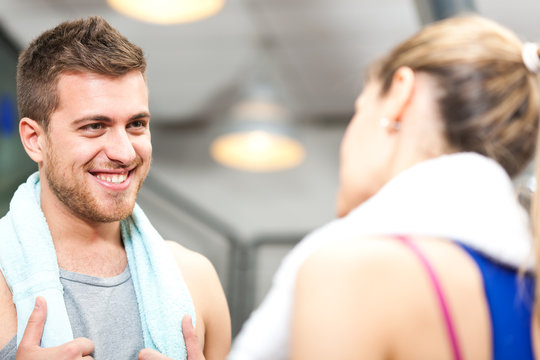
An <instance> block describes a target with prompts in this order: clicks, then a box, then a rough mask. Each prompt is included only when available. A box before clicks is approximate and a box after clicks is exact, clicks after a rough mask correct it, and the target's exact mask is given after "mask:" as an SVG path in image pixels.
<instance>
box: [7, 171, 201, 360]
mask: <svg viewBox="0 0 540 360" xmlns="http://www.w3.org/2000/svg"><path fill="white" fill-rule="evenodd" d="M121 228H122V238H123V239H124V247H125V249H126V253H127V258H128V264H129V269H130V272H131V275H132V280H133V284H134V287H135V293H136V296H137V303H138V305H139V313H140V316H141V324H142V328H143V336H144V344H145V347H147V348H151V349H155V350H157V351H159V352H161V353H162V354H165V355H167V356H169V357H171V358H173V359H186V357H187V355H186V348H185V344H184V339H183V336H182V332H181V320H182V317H183V316H184V315H185V314H189V315H191V316H192V318H193V323H194V324H195V310H194V306H193V301H192V299H191V295H190V294H189V291H188V289H187V286H186V284H185V282H184V279H183V278H182V274H181V273H180V269H179V268H178V266H177V264H176V262H175V260H174V258H173V256H172V254H171V253H170V252H169V251H168V248H167V246H166V244H165V242H164V241H163V239H162V237H161V236H160V235H159V233H158V232H157V231H156V230H155V229H154V227H153V226H152V225H151V224H150V221H149V220H148V219H147V217H146V216H145V214H144V213H143V211H142V210H141V209H140V208H139V207H138V206H137V205H135V209H134V210H133V214H132V215H131V216H130V217H128V218H127V219H126V220H123V221H122V222H121ZM0 270H1V271H2V274H3V275H4V277H5V279H6V282H7V284H8V285H9V287H10V289H11V291H12V293H13V301H14V303H15V305H16V307H17V344H19V342H20V340H21V338H22V335H23V333H24V329H25V328H26V324H27V322H28V317H29V316H30V314H31V312H32V310H33V308H34V302H35V298H36V296H38V295H40V296H43V297H44V298H45V299H46V300H47V310H48V316H47V322H46V323H45V329H44V332H43V338H42V342H41V346H42V347H52V346H57V345H61V344H63V343H65V342H68V341H70V340H72V339H73V334H72V330H71V325H70V323H69V318H68V316H67V311H66V307H65V303H64V297H63V288H62V284H61V283H60V280H59V270H58V262H57V258H56V253H55V251H54V246H53V242H52V238H51V235H50V231H49V228H48V226H47V222H46V220H45V217H44V215H43V212H42V211H41V206H40V182H39V174H38V173H37V172H36V173H34V174H32V175H31V176H30V177H29V178H28V180H27V182H26V183H24V184H22V185H21V186H19V188H18V189H17V191H16V192H15V195H14V196H13V199H12V200H11V203H10V210H9V212H8V214H7V215H6V216H5V217H3V218H2V219H0ZM119 346H121V344H119ZM111 355H112V354H111Z"/></svg>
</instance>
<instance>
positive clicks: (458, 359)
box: [395, 235, 463, 360]
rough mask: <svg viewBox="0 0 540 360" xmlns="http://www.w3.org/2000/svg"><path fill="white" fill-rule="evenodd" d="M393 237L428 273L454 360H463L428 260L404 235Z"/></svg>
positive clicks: (439, 285)
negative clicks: (411, 253) (405, 247)
mask: <svg viewBox="0 0 540 360" xmlns="http://www.w3.org/2000/svg"><path fill="white" fill-rule="evenodd" d="M395 237H396V238H397V239H398V240H400V241H401V242H402V243H403V244H404V245H406V246H407V247H408V248H409V249H411V251H412V252H413V253H414V254H415V255H416V257H417V258H418V259H419V260H420V262H421V263H422V265H423V266H424V268H425V270H426V272H427V273H428V275H429V278H430V280H431V283H432V285H433V287H434V288H435V292H436V294H437V300H438V301H439V305H440V306H441V310H442V313H443V316H444V322H445V324H446V330H447V331H448V336H449V337H450V342H451V345H452V351H453V353H454V359H456V360H461V359H463V357H462V356H461V349H460V347H459V342H458V339H457V336H456V330H455V329H454V324H453V322H452V318H451V317H450V312H449V311H448V305H447V303H446V300H445V297H444V293H443V291H442V288H441V284H440V282H439V279H438V278H437V275H436V274H435V271H434V270H433V267H432V266H431V264H430V263H429V261H428V259H427V258H426V257H425V256H424V254H423V253H422V251H421V250H420V249H419V248H418V246H416V244H415V243H414V242H412V241H411V239H409V238H408V237H407V236H404V235H396V236H395Z"/></svg>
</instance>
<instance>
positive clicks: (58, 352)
mask: <svg viewBox="0 0 540 360" xmlns="http://www.w3.org/2000/svg"><path fill="white" fill-rule="evenodd" d="M46 318H47V303H46V302H45V299H44V298H42V297H40V296H38V297H37V298H36V306H35V308H34V311H33V312H32V314H31V315H30V318H29V319H28V325H26V329H25V330H24V334H23V337H22V339H21V343H20V344H19V348H18V349H17V360H53V359H54V360H80V359H84V360H92V357H91V356H90V354H91V353H92V352H93V351H94V343H93V342H92V341H91V340H89V339H87V338H77V339H75V340H72V341H70V342H67V343H65V344H63V345H60V346H56V347H52V348H46V349H44V348H42V347H40V343H41V336H42V335H43V326H45V319H46Z"/></svg>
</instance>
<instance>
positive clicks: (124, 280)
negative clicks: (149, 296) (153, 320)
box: [0, 267, 144, 360]
mask: <svg viewBox="0 0 540 360" xmlns="http://www.w3.org/2000/svg"><path fill="white" fill-rule="evenodd" d="M60 282H61V283H62V285H63V286H64V300H65V302H66V309H67V313H68V316H69V320H70V322H71V328H72V329H73V336H74V337H75V338H77V337H86V338H89V339H90V340H92V341H93V342H94V345H95V351H94V354H92V356H93V357H94V359H95V360H106V359H118V360H120V359H126V360H128V359H129V360H134V359H137V355H138V354H139V351H140V350H141V349H143V348H144V341H143V334H142V328H141V320H140V316H139V308H138V306H137V300H136V298H135V290H134V288H133V282H132V281H131V273H130V272H129V267H126V269H125V270H124V272H123V273H122V274H120V275H118V276H115V277H112V278H97V277H93V276H89V275H83V274H77V273H72V272H69V271H65V270H62V269H60ZM16 353H17V339H16V336H14V337H13V339H11V341H10V342H9V343H8V344H7V345H6V346H4V347H3V348H2V349H0V360H15V355H16Z"/></svg>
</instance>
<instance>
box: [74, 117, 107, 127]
mask: <svg viewBox="0 0 540 360" xmlns="http://www.w3.org/2000/svg"><path fill="white" fill-rule="evenodd" d="M89 121H100V122H106V123H110V122H112V119H111V118H109V117H108V116H104V115H90V116H84V117H82V118H79V119H77V120H75V121H73V123H72V124H73V125H75V126H77V125H79V124H82V123H85V122H89Z"/></svg>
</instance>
